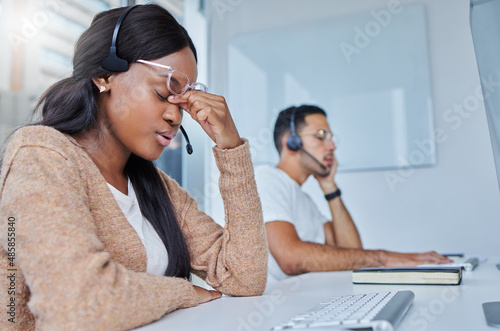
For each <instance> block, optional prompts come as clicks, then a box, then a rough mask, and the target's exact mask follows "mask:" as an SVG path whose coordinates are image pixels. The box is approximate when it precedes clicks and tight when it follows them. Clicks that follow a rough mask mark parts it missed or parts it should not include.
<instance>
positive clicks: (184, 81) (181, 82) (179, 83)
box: [137, 60, 208, 95]
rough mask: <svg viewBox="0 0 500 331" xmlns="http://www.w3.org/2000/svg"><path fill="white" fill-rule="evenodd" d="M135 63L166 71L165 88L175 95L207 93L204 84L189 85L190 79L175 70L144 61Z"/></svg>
mask: <svg viewBox="0 0 500 331" xmlns="http://www.w3.org/2000/svg"><path fill="white" fill-rule="evenodd" d="M137 62H140V63H144V64H148V65H151V66H155V67H159V68H163V69H167V70H168V75H167V88H168V90H169V91H170V92H171V93H172V94H175V95H183V94H184V93H186V92H187V91H191V90H197V91H202V92H207V91H208V87H207V86H206V85H205V84H202V83H198V82H194V83H191V79H189V77H188V75H186V74H185V73H183V72H182V71H180V70H176V69H174V68H172V67H170V66H165V65H162V64H158V63H155V62H150V61H146V60H137Z"/></svg>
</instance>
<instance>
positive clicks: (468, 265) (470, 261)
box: [419, 257, 479, 271]
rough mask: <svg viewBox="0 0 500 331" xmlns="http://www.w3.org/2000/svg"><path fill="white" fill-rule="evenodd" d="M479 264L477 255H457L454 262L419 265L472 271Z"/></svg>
mask: <svg viewBox="0 0 500 331" xmlns="http://www.w3.org/2000/svg"><path fill="white" fill-rule="evenodd" d="M478 265H479V258H477V257H457V258H453V262H450V263H445V264H422V265H419V267H439V268H445V267H450V268H463V269H464V270H465V271H472V270H474V269H475V268H476V267H477V266H478Z"/></svg>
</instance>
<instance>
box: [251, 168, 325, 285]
mask: <svg viewBox="0 0 500 331" xmlns="http://www.w3.org/2000/svg"><path fill="white" fill-rule="evenodd" d="M255 180H256V182H257V189H258V191H259V196H260V200H261V204H262V212H263V214H264V223H267V222H272V221H285V222H289V223H292V224H293V226H294V227H295V230H296V231H297V234H298V236H299V238H300V240H302V241H308V242H314V243H318V244H324V243H325V231H324V223H326V222H328V221H330V220H329V219H327V218H326V217H325V216H324V215H323V214H321V213H320V212H319V209H318V207H317V205H316V204H315V203H314V201H313V200H312V199H311V197H310V196H309V195H308V194H307V193H305V192H304V191H302V189H301V187H300V185H299V184H298V183H297V182H296V181H294V180H293V179H292V178H290V176H288V174H286V173H285V172H284V171H282V170H280V169H278V168H276V167H271V166H259V167H256V169H255ZM288 277H289V276H288V275H286V274H285V273H284V272H283V271H282V270H281V268H280V267H279V265H278V263H277V262H276V260H275V259H274V257H273V256H272V254H269V273H268V284H269V283H271V282H274V281H277V280H282V279H285V278H288Z"/></svg>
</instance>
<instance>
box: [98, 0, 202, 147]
mask: <svg viewBox="0 0 500 331" xmlns="http://www.w3.org/2000/svg"><path fill="white" fill-rule="evenodd" d="M138 6H139V5H135V6H130V7H128V8H127V9H126V10H125V11H124V12H123V14H122V15H121V16H120V18H119V19H118V22H117V23H116V26H115V30H114V32H113V39H112V40H111V48H110V50H109V55H108V56H107V57H105V58H104V59H103V60H102V62H101V67H102V68H103V69H105V70H108V71H115V72H122V71H127V70H128V62H127V60H125V59H122V58H119V57H118V55H116V41H117V39H118V32H119V31H120V27H121V25H122V22H123V20H124V19H125V17H126V16H127V15H128V13H129V12H130V11H131V10H132V9H134V8H135V7H138ZM180 129H181V132H182V135H183V136H184V139H186V151H187V153H188V154H189V155H191V154H193V146H191V143H190V142H189V138H188V135H187V133H186V131H185V130H184V128H183V127H182V125H181V127H180Z"/></svg>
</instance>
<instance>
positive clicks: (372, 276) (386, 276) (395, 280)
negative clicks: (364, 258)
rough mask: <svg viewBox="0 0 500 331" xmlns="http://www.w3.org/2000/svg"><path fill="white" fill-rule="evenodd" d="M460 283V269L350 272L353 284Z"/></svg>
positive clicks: (402, 269)
mask: <svg viewBox="0 0 500 331" xmlns="http://www.w3.org/2000/svg"><path fill="white" fill-rule="evenodd" d="M461 281H462V268H460V267H457V268H450V267H446V268H440V267H429V268H422V267H414V268H412V267H409V268H363V269H358V270H354V271H353V272H352V282H353V283H354V284H412V285H413V284H416V285H418V284H427V285H459V284H460V282H461Z"/></svg>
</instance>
